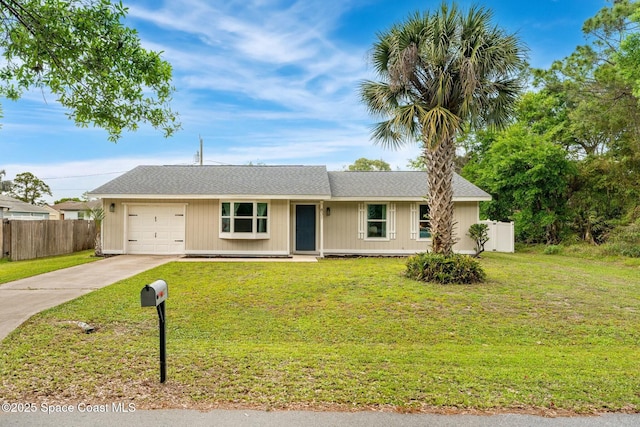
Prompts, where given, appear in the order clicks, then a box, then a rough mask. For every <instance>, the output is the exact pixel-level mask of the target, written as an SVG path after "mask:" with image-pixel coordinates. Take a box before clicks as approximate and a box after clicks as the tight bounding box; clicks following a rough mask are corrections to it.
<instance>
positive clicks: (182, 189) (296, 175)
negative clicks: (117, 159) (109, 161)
mask: <svg viewBox="0 0 640 427" xmlns="http://www.w3.org/2000/svg"><path fill="white" fill-rule="evenodd" d="M330 191H331V190H330V187H329V178H328V177H327V168H326V167H324V166H138V167H137V168H135V169H133V170H131V171H129V172H127V173H125V174H124V175H121V176H120V177H118V178H115V179H114V180H112V181H110V182H108V183H106V184H104V185H103V186H101V187H98V188H96V189H95V190H93V191H92V192H91V194H94V195H104V196H108V195H147V196H148V195H176V196H177V195H186V196H233V195H236V196H237V195H246V196H284V195H287V196H289V195H290V196H315V197H318V198H322V197H324V198H328V197H329V196H330V195H331V192H330Z"/></svg>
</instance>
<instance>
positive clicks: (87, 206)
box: [51, 200, 102, 212]
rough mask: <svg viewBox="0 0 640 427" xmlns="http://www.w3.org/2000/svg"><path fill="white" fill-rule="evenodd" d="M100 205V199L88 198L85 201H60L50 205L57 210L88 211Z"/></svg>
mask: <svg viewBox="0 0 640 427" xmlns="http://www.w3.org/2000/svg"><path fill="white" fill-rule="evenodd" d="M100 206H102V201H101V200H89V201H86V202H74V201H71V200H69V201H66V202H62V203H57V204H55V205H51V207H52V208H53V209H55V210H57V211H58V212H62V211H90V210H91V209H94V208H98V207H100Z"/></svg>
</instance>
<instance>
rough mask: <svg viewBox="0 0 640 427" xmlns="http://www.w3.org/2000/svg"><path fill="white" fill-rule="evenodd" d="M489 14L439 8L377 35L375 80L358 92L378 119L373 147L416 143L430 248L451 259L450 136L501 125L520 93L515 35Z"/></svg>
mask: <svg viewBox="0 0 640 427" xmlns="http://www.w3.org/2000/svg"><path fill="white" fill-rule="evenodd" d="M491 18H492V14H491V12H490V11H489V10H486V9H484V8H482V7H477V6H474V7H472V8H471V9H470V10H469V12H468V13H466V14H464V13H462V12H461V11H460V10H459V8H458V7H457V6H456V5H455V4H453V5H452V6H448V5H447V4H445V3H442V5H441V6H440V9H439V10H437V11H436V12H435V13H429V12H426V13H424V14H420V13H416V14H414V15H413V16H410V17H409V18H408V19H407V21H406V22H403V23H401V24H399V25H395V26H393V27H392V28H391V29H390V30H388V31H386V32H384V33H381V34H379V35H378V40H377V42H376V43H375V44H374V46H373V49H372V54H371V60H372V63H373V66H374V67H375V70H376V72H377V74H378V77H379V79H380V80H381V81H377V82H376V81H370V80H369V81H365V82H363V83H362V85H361V88H360V92H361V96H362V100H363V101H364V103H365V104H366V105H367V107H368V108H369V111H370V112H371V113H372V114H374V115H376V116H379V117H381V118H382V119H383V120H384V121H382V122H380V123H378V124H377V125H376V127H375V128H374V131H373V139H374V140H375V141H376V142H377V143H381V144H382V145H384V146H387V147H391V148H398V147H400V146H402V145H404V144H405V143H408V142H415V141H416V140H418V141H420V142H421V144H422V147H423V155H424V157H425V161H426V165H427V170H428V172H429V173H428V176H429V178H428V180H429V181H428V184H429V193H428V194H427V200H428V203H429V205H430V206H429V210H430V224H431V233H432V236H433V240H432V250H433V252H436V253H441V254H445V255H448V254H451V253H452V248H453V245H454V243H455V237H454V234H453V226H454V223H453V171H454V158H455V148H456V147H455V136H456V133H457V132H458V131H460V130H461V129H462V127H463V126H471V127H481V126H486V125H498V126H502V125H504V124H506V123H507V122H508V120H509V118H510V113H511V110H512V108H513V105H514V103H515V101H516V98H517V96H518V93H519V92H520V90H521V88H522V78H521V76H522V75H523V73H522V71H523V70H524V69H525V66H526V63H525V59H524V48H523V46H522V45H521V44H520V42H519V40H518V39H517V37H516V36H515V35H510V34H507V33H505V32H504V31H502V30H501V29H499V28H497V27H495V26H493V25H492V24H491V22H490V21H491Z"/></svg>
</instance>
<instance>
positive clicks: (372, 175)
mask: <svg viewBox="0 0 640 427" xmlns="http://www.w3.org/2000/svg"><path fill="white" fill-rule="evenodd" d="M329 182H330V184H331V195H332V196H333V197H336V198H338V197H341V198H356V199H357V198H370V197H375V198H396V199H405V198H406V199H415V198H424V197H425V196H426V195H427V190H428V188H429V186H428V184H427V173H426V172H421V171H396V172H329ZM453 197H454V199H463V198H469V199H474V200H478V199H487V200H489V199H490V198H491V196H490V195H489V194H488V193H486V192H484V191H482V190H481V189H479V188H478V187H476V186H475V185H473V184H472V183H470V182H469V181H467V180H466V179H464V178H462V177H461V176H460V175H458V174H454V175H453Z"/></svg>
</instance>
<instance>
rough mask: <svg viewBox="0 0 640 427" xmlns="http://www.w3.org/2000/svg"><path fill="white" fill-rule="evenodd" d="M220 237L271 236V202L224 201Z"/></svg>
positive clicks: (221, 208) (254, 237)
mask: <svg viewBox="0 0 640 427" xmlns="http://www.w3.org/2000/svg"><path fill="white" fill-rule="evenodd" d="M220 237H221V238H227V239H266V238H269V204H268V203H267V202H247V201H242V202H232V201H229V202H226V201H225V202H222V203H221V204H220Z"/></svg>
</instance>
